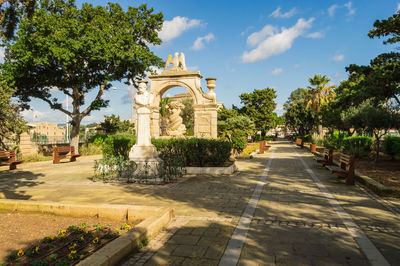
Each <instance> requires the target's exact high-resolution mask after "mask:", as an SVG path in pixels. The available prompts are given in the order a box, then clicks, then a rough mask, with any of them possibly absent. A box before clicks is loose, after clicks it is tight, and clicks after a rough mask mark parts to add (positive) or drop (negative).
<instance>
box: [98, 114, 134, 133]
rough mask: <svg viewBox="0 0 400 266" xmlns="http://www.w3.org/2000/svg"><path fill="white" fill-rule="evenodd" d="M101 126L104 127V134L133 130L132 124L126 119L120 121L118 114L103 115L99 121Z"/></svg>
mask: <svg viewBox="0 0 400 266" xmlns="http://www.w3.org/2000/svg"><path fill="white" fill-rule="evenodd" d="M100 126H101V128H103V129H104V131H105V132H106V134H115V133H117V132H131V133H133V132H134V125H133V124H131V123H130V122H129V121H128V120H124V121H122V120H121V119H120V117H119V115H118V116H116V115H114V114H112V115H110V116H107V115H105V116H104V121H103V122H101V123H100Z"/></svg>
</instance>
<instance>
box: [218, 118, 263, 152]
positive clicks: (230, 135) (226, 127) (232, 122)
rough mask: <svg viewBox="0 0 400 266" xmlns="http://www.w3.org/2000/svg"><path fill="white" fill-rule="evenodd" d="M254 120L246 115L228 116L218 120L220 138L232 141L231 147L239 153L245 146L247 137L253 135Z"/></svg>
mask: <svg viewBox="0 0 400 266" xmlns="http://www.w3.org/2000/svg"><path fill="white" fill-rule="evenodd" d="M255 129H256V128H255V124H254V122H253V121H252V120H251V119H250V118H248V117H247V116H241V115H239V116H235V117H230V118H228V119H226V120H224V121H218V135H219V136H220V138H221V139H224V140H228V141H230V142H232V146H233V148H234V149H235V150H236V152H238V153H240V152H241V151H242V150H243V149H244V148H246V146H247V137H248V136H252V135H254V131H255Z"/></svg>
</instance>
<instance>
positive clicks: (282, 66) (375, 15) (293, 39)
mask: <svg viewBox="0 0 400 266" xmlns="http://www.w3.org/2000/svg"><path fill="white" fill-rule="evenodd" d="M82 2H83V1H78V3H82ZM87 2H89V3H92V4H94V5H105V4H106V3H107V1H87ZM117 2H118V3H119V4H120V5H121V6H122V7H124V8H127V6H128V5H132V6H138V5H140V4H141V3H147V4H148V6H152V7H154V9H155V11H156V12H162V13H163V14H164V20H165V22H164V28H163V30H162V31H161V32H160V36H161V37H162V39H163V40H164V42H163V44H162V45H161V46H157V47H152V48H151V49H152V51H154V52H155V54H156V55H158V56H159V57H161V58H163V59H164V60H165V59H166V57H167V56H168V55H169V54H173V53H175V52H184V53H185V57H186V65H187V66H188V67H189V70H192V71H200V72H201V74H202V75H203V77H204V78H207V77H216V78H217V84H216V85H217V86H216V89H215V93H216V94H217V99H218V101H220V102H223V103H224V104H225V106H227V107H231V105H232V104H235V105H240V99H239V95H240V94H241V93H245V92H251V91H252V90H254V89H263V88H266V87H271V88H275V89H276V91H277V95H278V97H277V99H276V101H277V103H278V106H277V110H276V111H277V113H278V114H282V112H283V110H282V104H283V103H284V102H285V101H286V100H287V98H288V96H289V95H290V92H291V91H292V90H294V89H296V88H298V87H306V86H307V85H308V81H307V79H308V78H309V77H311V76H312V75H314V74H317V73H320V74H324V75H327V76H329V77H330V78H331V79H332V83H334V84H338V83H339V82H340V81H341V80H343V79H346V76H347V75H346V72H345V67H346V66H348V65H349V64H353V63H355V64H368V63H369V61H370V60H371V59H372V58H374V57H375V56H377V55H378V54H380V53H382V52H386V51H389V50H393V49H394V46H390V45H383V44H382V40H380V39H370V38H369V37H368V36H367V33H368V31H369V30H370V29H371V28H372V27H373V26H372V25H373V23H374V21H375V20H376V19H386V18H387V17H389V16H391V15H393V14H394V13H395V12H396V11H397V10H398V9H400V1H399V0H397V1H389V0H387V1H384V0H379V1H378V0H374V1H265V0H254V1H245V0H218V1H215V0H214V1H206V0H202V1H188V0H186V1H178V0H168V1H166V0H153V1H117ZM113 85H114V86H116V87H119V88H122V89H127V88H128V87H127V86H126V85H125V84H123V83H118V82H116V83H114V84H113ZM202 88H203V90H205V91H208V89H207V88H206V86H205V81H204V80H203V83H202ZM180 91H183V89H171V90H170V91H168V92H167V94H170V95H173V94H175V93H177V92H180ZM89 97H94V95H89ZM62 98H64V96H61V95H60V99H62ZM105 98H106V99H109V100H110V106H109V107H108V108H105V109H103V110H101V111H95V112H93V113H92V115H91V116H90V117H87V118H85V119H84V120H83V121H82V122H83V124H86V123H91V122H99V121H101V120H102V119H103V117H104V114H107V115H109V114H116V115H119V116H120V117H121V118H122V119H129V118H130V101H129V96H128V93H127V92H123V91H116V90H110V91H108V92H106V94H105ZM32 107H33V110H31V111H26V112H24V116H25V118H26V119H27V120H28V121H50V122H58V123H63V122H65V115H63V114H62V113H61V112H59V111H53V110H51V109H50V108H49V107H48V106H47V105H46V103H42V102H40V101H33V104H32ZM35 116H36V117H37V118H34V117H35Z"/></svg>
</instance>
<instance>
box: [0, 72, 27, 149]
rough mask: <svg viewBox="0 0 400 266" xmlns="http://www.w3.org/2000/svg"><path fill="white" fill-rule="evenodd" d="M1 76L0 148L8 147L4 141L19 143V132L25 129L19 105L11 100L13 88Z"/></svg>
mask: <svg viewBox="0 0 400 266" xmlns="http://www.w3.org/2000/svg"><path fill="white" fill-rule="evenodd" d="M2 77H3V76H2V75H0V148H1V149H8V148H9V147H7V145H6V141H7V142H15V143H19V139H18V138H19V134H21V133H22V132H23V131H25V130H26V126H25V121H24V119H23V118H22V116H21V114H20V107H19V106H18V105H16V104H13V103H12V101H11V96H12V94H13V92H14V90H13V89H11V88H10V87H9V86H7V84H6V82H5V81H4V80H3V79H2Z"/></svg>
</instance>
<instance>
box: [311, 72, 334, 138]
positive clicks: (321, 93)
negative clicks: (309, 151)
mask: <svg viewBox="0 0 400 266" xmlns="http://www.w3.org/2000/svg"><path fill="white" fill-rule="evenodd" d="M330 80H331V79H330V78H329V77H328V76H326V75H321V74H315V75H314V76H313V77H311V78H309V79H308V82H310V84H311V85H312V86H315V87H308V93H309V100H308V102H307V107H306V108H307V109H311V110H313V111H315V112H317V113H319V112H320V110H321V106H323V105H325V104H327V103H328V102H330V101H332V100H333V99H334V98H335V97H336V93H335V92H334V91H333V89H335V88H336V86H335V85H330V86H327V85H328V83H329V81H330ZM318 135H320V136H321V135H322V125H318Z"/></svg>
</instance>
